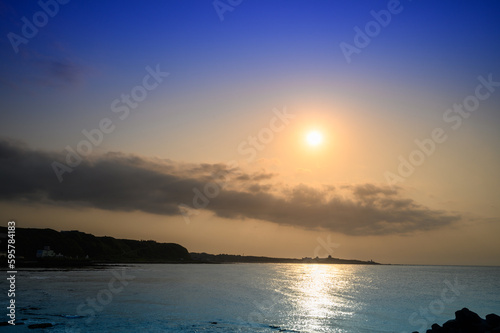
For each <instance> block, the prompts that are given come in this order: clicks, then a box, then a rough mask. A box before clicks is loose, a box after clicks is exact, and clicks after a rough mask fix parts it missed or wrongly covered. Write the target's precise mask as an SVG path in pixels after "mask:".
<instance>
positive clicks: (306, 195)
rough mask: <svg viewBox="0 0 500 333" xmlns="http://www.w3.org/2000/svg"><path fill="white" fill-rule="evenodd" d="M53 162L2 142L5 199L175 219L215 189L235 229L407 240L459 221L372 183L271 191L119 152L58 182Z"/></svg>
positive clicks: (236, 172) (214, 171)
mask: <svg viewBox="0 0 500 333" xmlns="http://www.w3.org/2000/svg"><path fill="white" fill-rule="evenodd" d="M54 160H56V161H61V162H62V161H64V156H63V155H62V154H58V153H50V152H43V151H35V150H30V149H29V148H28V147H26V146H25V145H23V144H21V143H18V142H14V141H12V140H0V184H2V186H1V187H0V199H2V200H15V201H28V202H46V203H52V204H58V205H79V206H88V207H96V208H100V209H105V210H112V211H143V212H148V213H153V214H161V215H170V216H173V215H180V214H181V213H182V212H183V209H181V208H179V205H180V204H184V205H187V206H190V207H193V205H194V203H193V198H194V197H195V192H194V191H193V189H197V190H199V191H200V192H199V193H205V195H206V193H207V192H206V191H207V188H210V189H209V191H211V192H210V194H209V195H207V196H206V199H207V200H209V202H208V204H207V205H206V207H205V209H207V210H209V211H212V212H213V213H214V214H216V215H217V216H220V217H224V218H229V219H234V220H235V223H237V222H238V220H240V219H245V218H253V219H259V220H265V221H269V222H274V223H278V224H283V225H292V226H297V227H301V228H308V229H311V228H324V229H328V230H331V231H335V232H340V233H344V234H348V235H384V234H405V233H410V232H414V231H421V230H431V229H436V228H440V227H443V226H446V225H450V224H452V223H453V222H456V221H458V220H459V219H460V217H459V216H456V215H451V214H449V213H447V212H443V211H438V210H433V209H430V208H427V207H425V206H422V205H420V204H418V203H416V202H415V201H413V200H411V199H408V198H404V197H401V194H400V189H398V188H395V189H394V188H388V187H381V186H377V185H374V184H362V185H349V186H341V188H342V190H340V189H339V188H337V189H335V190H333V189H334V188H333V187H332V186H327V185H325V186H323V187H322V188H321V189H317V188H313V187H311V186H307V185H298V186H293V187H286V186H280V185H276V184H274V185H273V191H272V192H271V191H270V189H271V186H270V185H271V184H270V183H269V182H270V181H271V180H273V179H274V177H276V176H277V175H275V174H270V173H265V172H262V173H261V174H255V173H253V174H246V173H244V172H243V171H242V170H241V169H238V168H233V169H231V170H229V169H228V167H227V166H226V165H224V164H182V163H176V162H173V161H170V160H160V159H148V158H143V157H139V156H134V155H126V154H121V153H108V154H106V155H103V156H100V157H97V158H94V159H89V160H85V161H84V162H82V163H81V164H80V165H79V166H78V167H76V168H75V169H74V170H73V172H72V173H70V174H66V175H65V178H64V181H63V182H62V183H59V182H58V180H57V177H56V176H55V174H54V171H53V170H52V167H51V163H52V162H53V161H54ZM214 175H216V176H214ZM242 182H243V184H244V185H245V186H242ZM207 184H210V185H207ZM207 186H208V187H207ZM279 186H280V187H279ZM276 187H279V188H276ZM214 194H215V195H214ZM198 200H199V198H198Z"/></svg>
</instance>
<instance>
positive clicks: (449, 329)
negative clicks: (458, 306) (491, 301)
mask: <svg viewBox="0 0 500 333" xmlns="http://www.w3.org/2000/svg"><path fill="white" fill-rule="evenodd" d="M413 333H418V332H413ZM427 333H500V316H498V315H496V314H494V313H492V314H489V315H487V316H486V320H485V319H482V318H481V317H480V316H479V315H478V314H477V313H475V312H472V311H470V310H469V309H467V308H463V309H462V310H458V311H457V312H455V319H451V320H448V321H447V322H446V323H444V324H443V326H442V327H441V326H439V325H438V324H433V325H432V326H431V328H430V329H428V330H427Z"/></svg>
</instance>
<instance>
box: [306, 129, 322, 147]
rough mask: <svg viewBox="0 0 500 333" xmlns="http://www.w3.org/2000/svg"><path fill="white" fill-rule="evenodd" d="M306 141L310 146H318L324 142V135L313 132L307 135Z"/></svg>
mask: <svg viewBox="0 0 500 333" xmlns="http://www.w3.org/2000/svg"><path fill="white" fill-rule="evenodd" d="M306 140H307V143H308V144H309V145H310V146H318V145H320V144H321V143H322V142H323V135H322V134H321V132H319V131H311V132H309V133H308V134H307V137H306Z"/></svg>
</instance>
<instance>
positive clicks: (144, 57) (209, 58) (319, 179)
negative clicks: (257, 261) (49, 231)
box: [0, 0, 500, 265]
mask: <svg viewBox="0 0 500 333" xmlns="http://www.w3.org/2000/svg"><path fill="white" fill-rule="evenodd" d="M0 13H1V14H0V16H1V20H0V35H1V39H0V88H1V89H0V184H1V185H0V221H3V222H2V223H4V224H5V225H6V224H7V222H8V221H9V220H15V221H16V223H17V226H18V227H36V228H53V229H56V230H80V231H83V232H88V233H92V234H95V235H98V236H105V235H106V236H112V237H117V238H128V239H147V240H149V239H152V240H156V241H159V242H174V243H178V244H181V245H183V246H185V247H186V248H187V249H188V250H189V251H190V252H207V253H215V254H218V253H229V254H241V255H243V254H245V255H262V256H274V257H288V258H301V257H316V256H319V257H325V256H327V255H332V256H333V257H340V258H346V259H351V258H355V259H361V260H370V259H372V260H375V261H378V262H382V263H393V264H433V265H500V242H498V235H499V233H500V205H499V198H500V177H499V176H498V170H500V150H499V147H500V131H499V125H500V114H499V107H500V62H498V59H499V58H500V43H499V42H498V41H499V40H500V21H499V20H498V16H499V14H500V3H498V2H497V1H478V2H473V1H440V2H434V1H426V0H419V1H410V0H402V1H394V0H391V1H376V2H375V1H356V2H354V1H319V0H317V1H316V0H315V1H295V0H293V1H290V0H287V1H284V0H283V1H279V0H275V1H262V0H261V1H258V0H255V1H250V0H242V1H240V0H216V1H213V2H212V1H191V0H182V1H180V0H179V1H176V0H175V1H174V0H171V1H164V2H161V3H160V2H155V1H102V2H90V3H89V2H85V3H83V2H81V1H76V0H72V1H68V0H58V1H57V0H42V1H39V2H37V1H14V0H12V1H7V0H3V1H0ZM311 133H316V134H313V136H314V135H316V139H317V141H314V142H310V141H308V136H310V135H311Z"/></svg>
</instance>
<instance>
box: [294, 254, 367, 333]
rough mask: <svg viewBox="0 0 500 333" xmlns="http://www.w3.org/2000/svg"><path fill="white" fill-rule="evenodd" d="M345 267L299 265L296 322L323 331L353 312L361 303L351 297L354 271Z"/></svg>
mask: <svg viewBox="0 0 500 333" xmlns="http://www.w3.org/2000/svg"><path fill="white" fill-rule="evenodd" d="M346 268H347V267H341V268H339V267H338V266H336V265H323V264H317V265H314V264H312V265H311V264H307V265H297V266H296V268H295V269H294V271H295V272H294V273H295V274H294V275H295V277H296V278H295V285H294V286H293V289H294V292H293V294H294V298H295V302H294V304H295V309H294V310H295V311H294V312H295V318H294V321H295V323H296V324H297V325H298V326H300V327H301V328H307V331H310V332H320V331H322V330H323V329H324V328H325V327H332V326H331V325H325V324H326V322H328V323H332V322H335V321H343V320H345V319H346V318H348V317H350V316H352V315H353V313H354V310H355V309H356V308H357V307H359V306H360V304H355V302H354V301H353V299H352V294H353V288H354V287H355V285H356V282H355V281H354V280H353V279H354V274H352V273H353V272H351V271H350V269H348V268H347V269H346ZM334 326H335V325H334ZM330 332H332V331H331V330H330Z"/></svg>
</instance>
